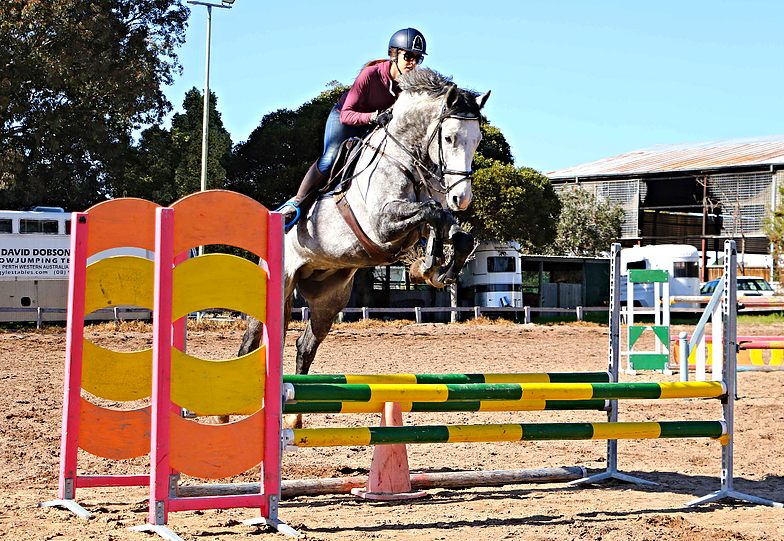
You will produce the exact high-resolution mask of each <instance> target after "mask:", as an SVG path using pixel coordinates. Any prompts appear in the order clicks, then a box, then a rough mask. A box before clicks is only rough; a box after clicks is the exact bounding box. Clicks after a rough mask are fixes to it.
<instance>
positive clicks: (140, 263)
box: [84, 255, 155, 314]
mask: <svg viewBox="0 0 784 541" xmlns="http://www.w3.org/2000/svg"><path fill="white" fill-rule="evenodd" d="M154 275H155V269H154V264H153V262H152V261H151V260H149V259H145V258H143V257H136V256H130V255H121V256H115V257H107V258H106V259H101V260H100V261H96V262H95V263H92V264H91V265H88V266H87V277H86V289H85V307H84V313H85V314H89V313H91V312H94V311H95V310H98V309H99V308H106V307H107V306H110V307H113V306H120V305H124V304H129V305H131V306H138V307H140V308H148V309H150V310H152V307H153V301H152V298H153V280H154Z"/></svg>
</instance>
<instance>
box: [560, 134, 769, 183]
mask: <svg viewBox="0 0 784 541" xmlns="http://www.w3.org/2000/svg"><path fill="white" fill-rule="evenodd" d="M782 164H784V135H771V136H767V137H750V138H747V139H727V140H724V141H708V142H705V143H685V144H676V145H656V146H652V147H649V148H644V149H642V150H635V151H634V152H627V153H626V154H620V155H618V156H613V157H611V158H604V159H602V160H597V161H595V162H590V163H586V164H582V165H577V166H574V167H567V168H566V169H560V170H558V171H553V172H551V173H548V174H547V176H548V177H549V178H550V179H551V180H566V179H574V178H575V177H579V178H580V179H583V178H590V177H607V176H619V175H622V176H629V175H645V174H654V173H668V172H674V171H681V172H686V171H709V170H714V169H727V168H730V167H748V166H755V165H782Z"/></svg>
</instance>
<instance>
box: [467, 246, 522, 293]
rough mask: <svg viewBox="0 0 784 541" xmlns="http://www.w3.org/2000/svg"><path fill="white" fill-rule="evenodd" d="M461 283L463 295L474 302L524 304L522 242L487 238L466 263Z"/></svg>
mask: <svg viewBox="0 0 784 541" xmlns="http://www.w3.org/2000/svg"><path fill="white" fill-rule="evenodd" d="M460 286H461V287H462V288H463V289H464V290H467V291H466V293H465V294H464V295H463V298H466V297H468V298H470V299H472V300H473V303H474V305H475V306H491V307H492V306H495V307H505V306H510V307H511V306H520V307H522V306H523V283H522V275H521V273H520V252H519V245H518V244H517V243H515V242H512V243H508V244H506V243H500V242H495V241H487V242H482V243H480V244H479V247H478V248H477V249H476V251H475V252H474V257H473V259H471V260H470V261H469V262H468V263H466V266H465V268H464V269H463V273H462V274H461V276H460Z"/></svg>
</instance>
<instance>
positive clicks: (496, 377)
mask: <svg viewBox="0 0 784 541" xmlns="http://www.w3.org/2000/svg"><path fill="white" fill-rule="evenodd" d="M485 383H550V376H548V375H547V374H485Z"/></svg>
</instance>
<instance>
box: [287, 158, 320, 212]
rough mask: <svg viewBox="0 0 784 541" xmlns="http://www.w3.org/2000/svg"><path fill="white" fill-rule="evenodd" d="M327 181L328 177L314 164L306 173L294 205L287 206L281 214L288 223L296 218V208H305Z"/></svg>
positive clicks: (293, 201)
mask: <svg viewBox="0 0 784 541" xmlns="http://www.w3.org/2000/svg"><path fill="white" fill-rule="evenodd" d="M325 180H327V175H325V174H323V173H322V172H321V171H319V168H318V162H316V163H314V164H313V165H311V166H310V169H308V172H307V173H305V177H304V178H303V179H302V182H301V183H300V185H299V189H298V190H297V195H296V196H294V199H293V200H292V203H293V206H292V205H287V206H285V207H283V208H282V209H281V212H282V213H283V215H284V216H285V217H286V223H289V222H290V220H292V219H293V218H294V216H296V213H297V209H296V208H295V207H305V206H307V204H308V203H310V201H311V200H312V199H313V197H314V196H315V195H316V193H318V187H319V186H320V185H321V184H322V183H323V182H324V181H325Z"/></svg>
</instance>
